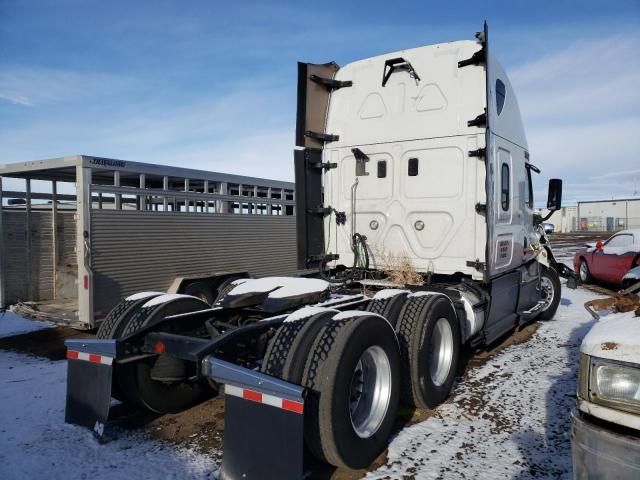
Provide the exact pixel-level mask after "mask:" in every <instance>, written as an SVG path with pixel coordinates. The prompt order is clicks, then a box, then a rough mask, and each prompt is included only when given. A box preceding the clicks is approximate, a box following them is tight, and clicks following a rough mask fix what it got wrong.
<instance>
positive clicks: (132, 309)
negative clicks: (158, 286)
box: [96, 292, 163, 339]
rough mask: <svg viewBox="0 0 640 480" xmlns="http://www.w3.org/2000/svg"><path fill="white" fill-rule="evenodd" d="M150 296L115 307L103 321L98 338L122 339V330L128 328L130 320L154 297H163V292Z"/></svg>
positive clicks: (125, 301) (97, 333) (97, 334)
mask: <svg viewBox="0 0 640 480" xmlns="http://www.w3.org/2000/svg"><path fill="white" fill-rule="evenodd" d="M149 293H150V294H149V295H148V296H144V297H140V298H134V299H133V300H128V299H126V298H125V299H124V300H122V301H121V302H120V303H119V304H118V305H116V306H115V307H113V308H112V309H111V311H110V312H109V314H108V315H107V317H106V318H105V319H104V320H103V321H102V323H101V324H100V326H99V327H98V331H97V332H96V338H102V339H113V338H120V333H121V332H122V329H123V328H124V327H125V326H126V324H127V322H128V320H129V319H130V318H131V317H132V316H133V315H135V314H136V313H137V312H138V310H140V308H141V307H142V305H144V304H145V303H147V302H148V301H149V300H151V299H152V298H154V297H159V296H160V295H163V294H162V293H161V292H149Z"/></svg>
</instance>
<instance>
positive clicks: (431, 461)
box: [0, 288, 595, 480]
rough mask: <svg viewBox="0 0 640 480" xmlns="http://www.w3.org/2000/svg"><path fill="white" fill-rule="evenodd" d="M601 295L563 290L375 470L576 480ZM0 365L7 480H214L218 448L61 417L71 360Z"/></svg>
mask: <svg viewBox="0 0 640 480" xmlns="http://www.w3.org/2000/svg"><path fill="white" fill-rule="evenodd" d="M594 296H595V295H594V294H592V293H590V292H588V291H586V290H584V289H579V290H576V291H572V290H568V289H566V288H564V289H563V299H562V302H561V305H560V307H559V309H558V313H557V315H556V318H555V319H554V320H552V321H548V322H543V323H541V324H540V328H539V329H538V330H537V332H536V333H535V334H534V335H533V337H532V338H530V339H529V340H528V341H526V342H525V343H522V344H519V345H513V346H511V347H508V348H507V349H505V350H504V351H503V352H501V353H500V354H498V355H496V356H494V357H492V358H491V359H490V360H488V361H487V363H485V364H484V365H481V366H479V367H476V368H473V369H471V370H470V371H469V373H468V375H467V377H466V378H465V380H464V381H463V382H461V383H459V384H458V385H457V386H456V388H455V391H454V395H453V398H452V400H451V401H450V402H448V403H446V404H444V405H442V406H440V407H439V408H438V409H437V410H436V411H435V414H434V416H433V417H431V418H429V419H428V420H426V421H424V422H422V423H419V424H415V425H413V426H411V427H408V428H405V429H404V430H403V431H401V432H400V433H399V434H398V435H397V436H396V437H395V438H394V439H393V441H392V443H391V445H390V447H389V452H388V461H387V464H386V465H384V466H382V467H381V468H380V469H378V470H377V471H375V472H370V473H369V474H368V476H367V478H370V479H383V478H385V479H388V478H391V479H396V478H411V479H413V478H417V479H422V478H425V479H426V478H474V479H495V478H511V479H529V478H568V477H569V476H570V474H571V455H570V437H569V432H570V420H569V411H570V409H571V408H572V407H573V405H574V403H575V388H576V378H577V368H578V351H579V345H580V342H581V339H582V338H583V336H584V335H585V334H586V332H587V331H588V330H589V328H590V326H591V325H592V324H593V322H594V321H593V320H592V319H591V317H590V316H589V314H588V313H587V312H586V311H585V310H584V308H583V307H582V304H583V303H584V302H585V301H587V300H589V299H591V298H594ZM0 322H2V319H0ZM22 322H26V321H19V323H22ZM33 323H34V322H31V321H29V325H32V324H33ZM7 331H9V330H7ZM2 332H4V330H2ZM0 365H1V366H2V367H1V368H0V405H2V408H1V409H0V478H2V479H3V480H4V479H7V480H13V479H23V478H35V477H37V476H41V475H42V474H43V473H44V474H45V475H46V477H47V478H50V479H54V480H55V479H63V478H64V479H65V480H66V479H67V478H91V479H110V480H111V479H113V480H115V479H128V478H136V480H142V479H147V478H149V479H154V480H155V479H157V478H214V473H213V472H215V470H216V468H217V465H216V461H215V457H214V456H213V455H203V454H198V453H195V452H194V451H192V450H189V449H184V448H180V447H177V446H174V445H170V444H167V443H163V442H162V441H160V440H156V439H154V438H151V437H149V436H147V435H146V434H145V433H144V432H141V431H137V432H131V431H127V432H126V434H123V435H121V436H119V437H118V438H116V439H115V440H112V441H111V442H109V443H106V444H99V443H98V442H97V441H96V440H95V439H94V437H93V435H92V433H91V432H90V431H88V430H87V429H85V428H82V427H76V426H71V425H67V424H65V423H64V399H65V380H66V362H64V361H62V362H51V361H49V360H43V359H38V358H34V357H30V356H26V355H22V354H17V353H12V352H6V351H1V350H0ZM213 453H214V452H212V454H213Z"/></svg>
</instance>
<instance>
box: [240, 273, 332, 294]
mask: <svg viewBox="0 0 640 480" xmlns="http://www.w3.org/2000/svg"><path fill="white" fill-rule="evenodd" d="M329 285H330V284H329V282H327V281H325V280H318V279H315V278H302V277H299V278H298V277H264V278H258V279H249V280H247V281H245V282H242V283H241V284H239V285H238V286H236V287H235V288H234V289H233V290H231V291H230V292H229V293H228V294H227V295H243V294H246V293H267V292H271V293H269V298H286V297H295V296H298V295H304V294H308V293H320V292H324V291H325V290H327V289H328V288H329Z"/></svg>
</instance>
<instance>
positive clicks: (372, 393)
mask: <svg viewBox="0 0 640 480" xmlns="http://www.w3.org/2000/svg"><path fill="white" fill-rule="evenodd" d="M349 313H352V314H353V315H352V316H349ZM302 385H304V386H305V387H307V388H308V389H309V395H308V397H307V400H306V402H305V441H306V444H307V447H308V448H309V449H310V450H311V451H312V453H313V454H314V455H315V456H316V457H317V458H319V459H321V460H324V461H326V462H328V463H330V464H332V465H335V466H339V467H347V468H352V469H357V468H364V467H366V466H368V465H369V464H370V463H371V462H372V461H373V460H374V459H375V458H376V457H377V456H378V455H379V454H380V453H381V452H382V451H383V450H384V449H385V448H386V446H387V442H388V439H389V436H390V434H391V430H392V428H393V424H394V421H395V416H396V410H397V407H398V402H399V399H400V354H399V350H398V343H397V339H396V336H395V333H394V331H393V328H392V327H391V326H390V325H389V323H388V322H387V321H386V320H385V319H383V318H382V317H380V316H378V315H367V314H363V312H360V311H358V312H343V313H341V314H339V315H336V316H335V317H334V318H333V319H331V320H328V321H326V323H325V325H324V327H323V328H322V330H321V331H320V333H319V334H318V336H317V337H316V339H315V341H314V343H313V347H312V349H311V351H310V354H309V357H308V358H307V362H306V365H305V368H304V374H303V376H302Z"/></svg>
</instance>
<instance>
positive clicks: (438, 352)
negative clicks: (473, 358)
mask: <svg viewBox="0 0 640 480" xmlns="http://www.w3.org/2000/svg"><path fill="white" fill-rule="evenodd" d="M430 343H431V348H430V349H429V350H430V352H431V358H430V359H429V360H430V362H429V374H430V375H431V381H432V382H433V384H434V385H436V386H438V387H439V386H440V385H442V384H443V383H444V382H446V381H447V377H448V376H449V371H450V370H451V365H452V363H453V331H452V330H451V325H449V321H448V320H447V319H446V318H439V319H438V321H437V322H436V324H435V325H434V327H433V333H432V334H431V342H430Z"/></svg>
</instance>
